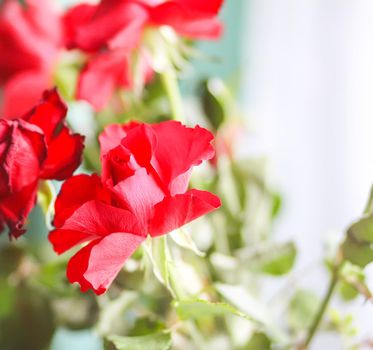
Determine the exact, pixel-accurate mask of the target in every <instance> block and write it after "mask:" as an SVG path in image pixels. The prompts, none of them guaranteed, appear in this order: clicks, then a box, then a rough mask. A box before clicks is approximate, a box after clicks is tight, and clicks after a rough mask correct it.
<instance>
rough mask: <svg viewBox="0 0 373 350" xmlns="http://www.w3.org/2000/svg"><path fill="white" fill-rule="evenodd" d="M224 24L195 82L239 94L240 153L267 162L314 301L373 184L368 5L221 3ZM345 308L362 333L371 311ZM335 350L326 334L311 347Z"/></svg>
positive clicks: (77, 341) (285, 230)
mask: <svg viewBox="0 0 373 350" xmlns="http://www.w3.org/2000/svg"><path fill="white" fill-rule="evenodd" d="M61 2H62V3H64V5H66V4H67V3H69V4H70V3H73V1H70V2H68V1H61ZM221 17H222V19H223V22H224V23H225V27H226V32H225V36H224V38H223V40H222V41H221V42H218V43H217V42H208V43H202V44H199V46H200V48H201V51H202V52H204V53H206V56H208V57H210V58H213V62H211V61H210V60H206V61H204V60H202V62H201V61H198V62H196V64H195V72H194V75H195V76H196V77H198V78H201V76H204V75H205V76H206V77H207V76H219V77H221V78H223V79H225V80H226V81H228V82H229V83H230V85H231V86H235V87H236V88H237V90H238V94H239V96H240V105H241V108H242V110H243V111H244V113H246V114H247V117H248V118H249V123H250V125H251V132H252V140H250V142H247V144H246V143H244V144H243V145H242V147H243V153H250V152H259V153H261V154H265V155H266V156H267V157H268V158H269V159H270V164H271V170H270V173H271V176H272V181H273V182H274V184H275V187H276V188H277V189H278V191H279V192H280V193H281V194H282V197H283V209H282V211H281V214H280V216H279V218H278V220H277V222H276V225H275V227H274V235H275V236H276V237H278V238H279V239H280V238H295V240H296V242H297V245H298V249H299V254H298V266H297V270H298V271H302V270H304V269H306V270H310V271H311V273H309V274H307V278H306V279H305V281H304V284H305V285H306V286H313V287H315V286H320V290H319V292H320V294H321V293H323V290H322V288H321V286H325V285H326V279H327V277H326V274H325V271H324V270H322V268H321V267H320V266H318V265H317V264H318V262H319V261H320V259H321V258H322V252H323V249H325V246H326V245H327V242H328V240H333V239H335V237H340V235H341V234H342V232H343V230H344V229H345V227H346V226H347V225H348V224H350V223H351V222H352V221H353V220H354V219H356V218H357V217H358V216H359V215H360V214H361V212H362V210H363V208H364V205H365V202H366V200H367V197H368V193H369V191H370V187H371V185H372V183H373V136H372V135H373V40H372V34H373V21H372V18H373V3H372V1H370V0H353V1H351V0H304V1H297V0H281V1H278V0H245V1H243V0H227V1H226V4H225V6H224V9H223V12H222V15H221ZM253 140H254V141H253ZM321 242H324V244H320V243H321ZM315 267H316V268H315ZM370 270H371V273H370V277H371V278H370V281H369V280H368V285H369V284H370V285H372V283H373V279H372V276H373V268H372V267H370ZM295 273H297V272H295ZM368 276H369V273H368ZM269 284H270V282H269ZM344 307H346V306H344ZM349 308H350V309H351V310H352V311H353V313H354V314H355V315H356V316H357V317H358V319H359V327H360V328H361V332H362V334H366V335H369V332H370V330H371V324H372V322H373V307H372V306H371V305H367V304H364V305H363V300H362V299H358V301H356V302H354V303H353V305H351V306H350V307H349ZM54 343H55V345H54V347H53V350H63V349H66V348H69V349H72V350H73V349H77V350H78V349H82V348H83V347H84V348H89V349H92V350H93V349H95V348H97V349H99V348H100V347H99V345H98V344H97V343H96V340H95V339H94V336H93V335H90V334H86V333H84V332H83V333H81V334H80V333H79V334H78V333H74V334H67V333H66V334H65V333H63V332H62V333H61V332H60V333H59V334H58V335H57V337H56V339H55V342H54ZM340 346H341V345H340V344H338V339H337V338H336V337H333V336H325V335H323V336H319V338H318V339H317V341H316V342H315V344H314V349H320V348H322V349H326V348H333V349H338V348H339V347H340Z"/></svg>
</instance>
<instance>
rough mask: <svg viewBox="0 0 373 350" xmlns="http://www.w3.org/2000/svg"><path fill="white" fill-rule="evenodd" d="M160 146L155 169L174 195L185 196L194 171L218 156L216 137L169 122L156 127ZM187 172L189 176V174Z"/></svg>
mask: <svg viewBox="0 0 373 350" xmlns="http://www.w3.org/2000/svg"><path fill="white" fill-rule="evenodd" d="M152 128H153V130H154V131H155V134H156V137H157V140H158V143H157V147H156V148H155V153H154V158H155V159H156V162H155V161H152V164H153V166H154V168H155V169H156V171H157V173H158V175H159V176H160V178H161V179H162V180H163V182H164V183H165V184H167V185H168V187H169V190H170V193H171V195H174V194H179V193H184V192H185V191H186V189H187V187H188V182H189V178H190V169H191V168H192V167H193V166H196V165H199V164H201V163H202V161H203V160H208V159H211V158H212V157H213V156H214V153H215V151H214V148H213V147H212V145H211V142H212V140H213V138H214V136H213V135H212V134H211V133H210V132H209V131H208V130H206V129H204V128H201V127H199V126H198V125H197V126H196V127H195V128H188V127H186V126H183V125H182V124H181V123H179V122H175V121H167V122H163V123H159V124H154V125H152ZM185 173H186V174H185Z"/></svg>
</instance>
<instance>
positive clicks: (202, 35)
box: [150, 0, 222, 39]
mask: <svg viewBox="0 0 373 350" xmlns="http://www.w3.org/2000/svg"><path fill="white" fill-rule="evenodd" d="M209 2H210V1H198V2H197V1H196V0H194V1H192V0H189V1H180V0H179V1H177V0H175V1H172V0H171V1H167V2H164V3H162V4H160V5H158V6H156V7H154V8H152V9H151V10H150V23H151V24H153V25H157V26H160V25H169V26H171V27H172V28H173V29H175V30H176V31H177V32H178V33H179V34H181V35H184V36H187V37H189V38H192V39H218V38H219V37H220V36H221V34H222V24H221V23H220V21H219V20H218V19H217V18H216V14H217V13H216V12H217V11H216V9H217V7H219V8H220V5H221V1H213V2H212V4H208V3H209Z"/></svg>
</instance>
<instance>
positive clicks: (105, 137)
mask: <svg viewBox="0 0 373 350" xmlns="http://www.w3.org/2000/svg"><path fill="white" fill-rule="evenodd" d="M139 125H140V123H139V122H130V123H127V124H125V125H120V124H112V125H108V126H106V127H105V129H104V131H103V132H102V133H101V134H100V136H99V141H100V147H101V156H102V155H104V154H106V153H108V152H109V151H110V150H111V149H113V148H115V147H117V146H118V145H119V144H120V142H121V141H122V139H123V138H124V137H125V136H126V135H127V133H128V131H129V130H131V129H133V128H136V127H137V126H139Z"/></svg>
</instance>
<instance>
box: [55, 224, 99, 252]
mask: <svg viewBox="0 0 373 350" xmlns="http://www.w3.org/2000/svg"><path fill="white" fill-rule="evenodd" d="M48 239H49V241H50V242H51V243H52V245H53V250H54V251H55V252H56V253H57V254H62V253H64V252H66V251H67V250H69V249H71V248H72V247H74V246H76V245H78V244H82V243H85V242H88V241H92V240H93V239H97V236H96V235H90V234H87V233H86V232H83V231H74V230H63V229H56V230H53V231H52V232H50V233H49V236H48Z"/></svg>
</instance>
